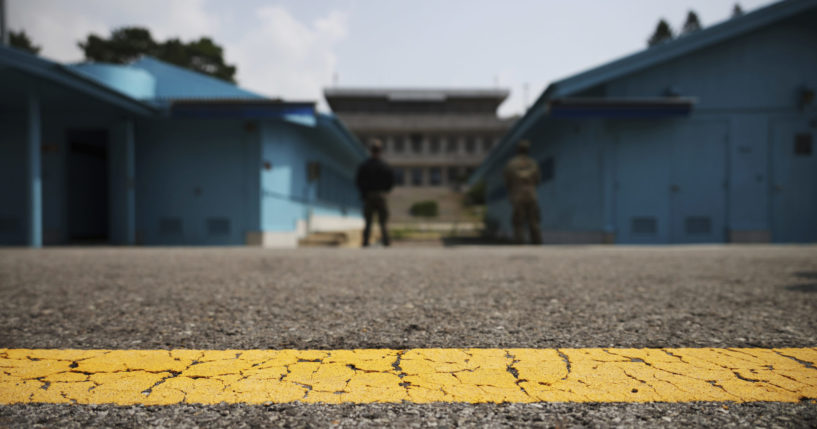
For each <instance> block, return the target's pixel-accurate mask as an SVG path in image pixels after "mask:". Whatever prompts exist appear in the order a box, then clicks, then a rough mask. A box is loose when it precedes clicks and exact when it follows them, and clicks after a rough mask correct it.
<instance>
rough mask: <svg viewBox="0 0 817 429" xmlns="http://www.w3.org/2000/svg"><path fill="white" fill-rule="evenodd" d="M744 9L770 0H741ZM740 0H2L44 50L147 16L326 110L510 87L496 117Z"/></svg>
mask: <svg viewBox="0 0 817 429" xmlns="http://www.w3.org/2000/svg"><path fill="white" fill-rule="evenodd" d="M738 2H739V3H740V5H741V7H742V8H743V10H744V11H746V12H749V11H752V10H755V9H757V8H759V7H763V6H766V5H769V4H771V3H774V2H775V1H773V0H739V1H738ZM734 5H735V0H616V1H612V0H282V1H272V0H232V1H223V0H138V1H137V0H6V7H7V13H8V21H7V24H8V27H9V28H10V29H11V30H14V31H19V30H25V31H26V33H27V34H28V35H29V37H30V38H31V39H32V40H33V41H34V43H35V44H36V45H39V46H41V47H42V51H41V55H43V56H45V57H47V58H50V59H53V60H56V61H61V62H79V61H82V60H83V55H82V51H81V50H80V49H79V48H78V47H77V42H78V41H80V40H84V39H85V37H86V36H87V35H88V34H90V33H95V34H97V35H100V36H107V35H109V34H110V31H111V30H112V29H114V28H118V27H122V26H142V27H146V28H148V29H149V30H150V31H151V33H152V34H153V36H154V38H155V39H156V40H164V39H166V38H169V37H178V38H181V39H182V40H185V41H188V40H192V39H197V38H199V37H201V36H209V37H211V38H212V39H213V40H214V41H215V42H216V43H218V44H220V45H222V46H223V47H224V50H225V59H226V60H227V62H228V63H230V64H235V65H237V66H238V73H237V76H236V77H237V80H238V83H239V85H240V86H242V87H244V88H247V89H249V90H251V91H254V92H257V93H260V94H263V95H266V96H270V97H281V98H284V99H286V100H293V101H300V100H314V101H318V102H319V108H320V109H322V110H327V109H328V107H327V106H326V103H325V101H323V96H322V93H323V92H322V91H323V89H324V88H326V87H331V86H339V87H350V86H351V87H401V88H415V87H424V88H428V87H433V88H440V87H453V88H496V87H500V88H506V89H508V90H510V92H511V95H510V96H509V98H508V99H507V100H506V102H505V103H504V104H503V105H502V106H501V107H500V110H499V113H500V115H501V116H510V115H515V114H521V113H523V112H524V110H525V108H526V107H527V106H529V105H530V104H532V103H533V101H535V99H536V98H537V97H538V96H539V94H541V92H542V91H543V90H544V89H545V87H546V86H547V85H548V84H549V83H551V82H554V81H556V80H558V79H560V78H563V77H567V76H570V75H572V74H575V73H578V72H581V71H584V70H587V69H588V68H591V67H594V66H597V65H600V64H603V63H606V62H608V61H610V60H613V59H616V58H619V57H621V56H624V55H627V54H631V53H634V52H637V51H639V50H641V49H644V48H645V47H646V40H647V38H648V37H649V36H650V35H651V34H652V32H653V30H654V29H655V26H656V24H657V23H658V20H659V19H662V18H663V19H666V20H667V21H668V22H669V23H670V25H671V26H672V27H673V29H675V30H677V29H679V28H680V27H681V26H682V24H683V23H684V20H685V18H686V15H687V12H688V11H689V10H694V11H695V12H696V13H697V14H698V17H699V18H700V20H701V22H702V24H703V26H704V27H707V26H710V25H713V24H716V23H718V22H721V21H723V20H726V19H728V18H729V16H730V15H731V12H732V8H733V6H734Z"/></svg>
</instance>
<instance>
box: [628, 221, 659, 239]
mask: <svg viewBox="0 0 817 429" xmlns="http://www.w3.org/2000/svg"><path fill="white" fill-rule="evenodd" d="M630 231H631V232H632V233H633V234H639V235H655V234H656V233H658V221H657V220H656V219H655V218H654V217H634V218H633V219H632V221H631V224H630Z"/></svg>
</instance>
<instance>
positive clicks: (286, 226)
mask: <svg viewBox="0 0 817 429" xmlns="http://www.w3.org/2000/svg"><path fill="white" fill-rule="evenodd" d="M328 128H329V125H328V124H326V123H325V122H324V121H320V120H319V121H318V124H317V125H316V126H315V127H307V126H302V125H297V124H292V123H288V122H284V121H265V122H264V123H263V124H262V126H261V142H262V143H261V145H262V146H261V158H262V163H263V162H266V163H269V165H271V169H269V170H264V171H262V172H261V229H262V230H263V231H291V230H293V229H294V228H295V227H296V225H297V222H298V221H299V220H303V221H306V220H307V219H308V218H309V216H310V215H312V214H324V215H333V216H358V217H359V216H360V209H359V204H358V201H357V192H356V190H355V189H354V185H353V183H354V181H353V180H354V178H353V175H354V171H355V169H356V167H357V164H358V163H359V162H360V157H359V156H355V155H351V154H350V153H349V151H346V150H342V146H341V145H339V144H338V138H337V136H333V135H332V134H331V130H330V129H328ZM308 163H317V164H318V165H320V167H319V169H320V173H319V177H318V178H317V179H315V180H311V181H310V180H309V178H308V175H307V168H308V167H307V165H308Z"/></svg>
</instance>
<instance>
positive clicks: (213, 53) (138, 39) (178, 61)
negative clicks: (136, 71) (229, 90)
mask: <svg viewBox="0 0 817 429" xmlns="http://www.w3.org/2000/svg"><path fill="white" fill-rule="evenodd" d="M79 47H80V48H81V49H82V50H83V52H84V53H85V59H86V60H90V61H99V62H107V63H116V64H126V63H129V62H132V61H134V60H136V59H138V58H139V57H140V56H142V55H151V56H154V57H156V58H158V59H160V60H162V61H166V62H168V63H171V64H175V65H177V66H180V67H184V68H187V69H190V70H195V71H197V72H200V73H204V74H207V75H210V76H213V77H215V78H218V79H222V80H226V81H228V82H233V83H235V72H236V67H235V66H233V65H229V64H226V63H225V62H224V50H223V49H222V47H221V46H219V45H218V44H216V43H215V42H214V41H213V40H212V39H210V38H209V37H201V38H199V39H198V40H193V41H190V42H187V43H185V42H183V41H181V40H179V39H176V38H174V39H168V40H166V41H164V42H157V41H156V40H153V37H152V36H151V35H150V31H148V30H147V29H145V28H141V27H123V28H118V29H116V30H113V31H112V32H111V37H110V38H108V39H105V38H103V37H100V36H97V35H96V34H89V35H88V37H87V38H86V39H85V40H84V41H80V42H79Z"/></svg>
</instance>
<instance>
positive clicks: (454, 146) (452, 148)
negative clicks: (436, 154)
mask: <svg viewBox="0 0 817 429" xmlns="http://www.w3.org/2000/svg"><path fill="white" fill-rule="evenodd" d="M459 149H460V145H459V142H458V141H457V138H456V137H449V138H448V143H447V144H446V145H445V151H446V152H448V153H457V152H458V151H459Z"/></svg>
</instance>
